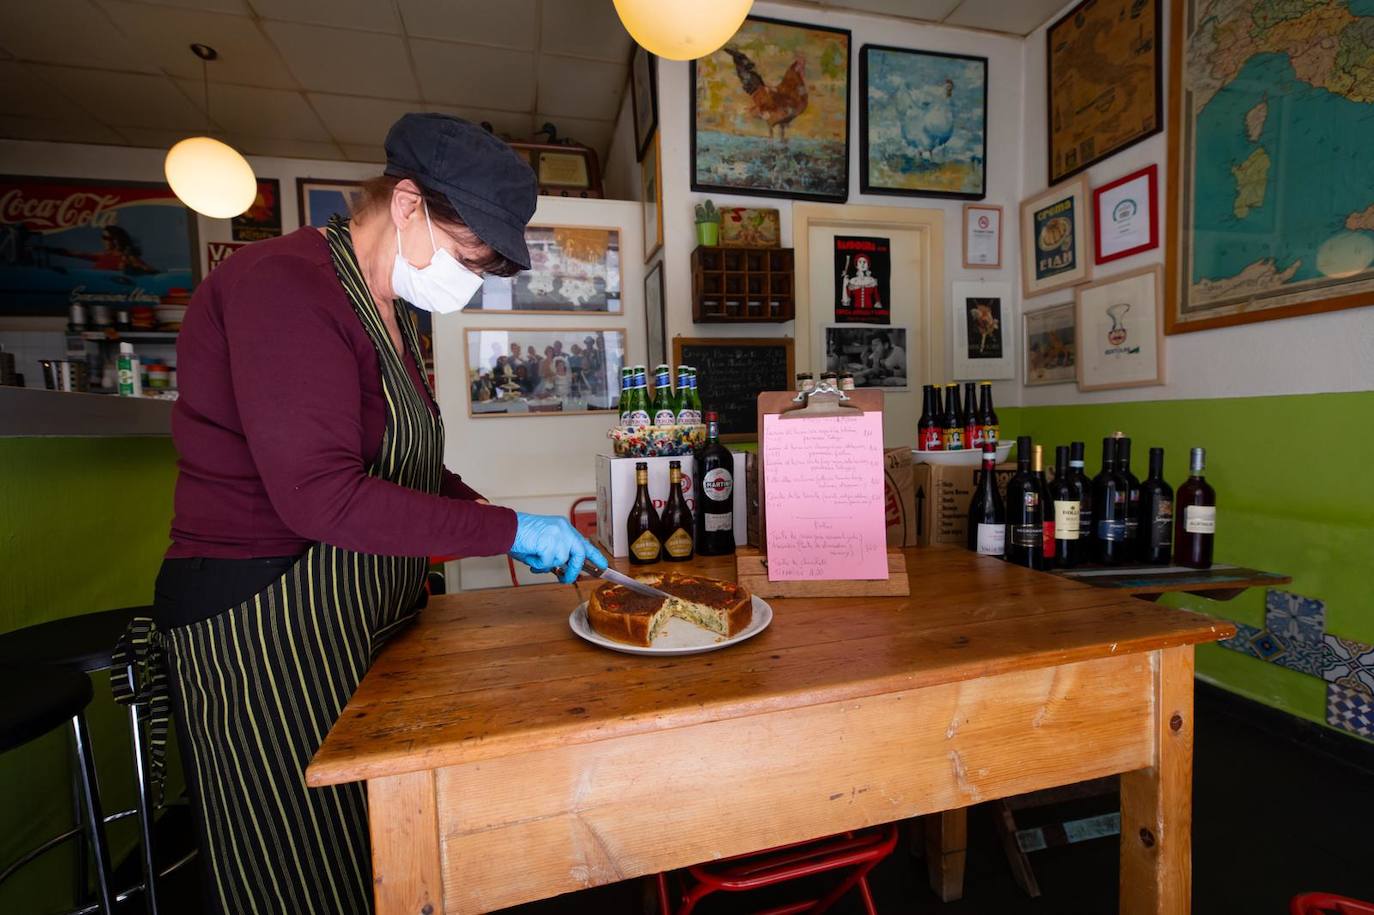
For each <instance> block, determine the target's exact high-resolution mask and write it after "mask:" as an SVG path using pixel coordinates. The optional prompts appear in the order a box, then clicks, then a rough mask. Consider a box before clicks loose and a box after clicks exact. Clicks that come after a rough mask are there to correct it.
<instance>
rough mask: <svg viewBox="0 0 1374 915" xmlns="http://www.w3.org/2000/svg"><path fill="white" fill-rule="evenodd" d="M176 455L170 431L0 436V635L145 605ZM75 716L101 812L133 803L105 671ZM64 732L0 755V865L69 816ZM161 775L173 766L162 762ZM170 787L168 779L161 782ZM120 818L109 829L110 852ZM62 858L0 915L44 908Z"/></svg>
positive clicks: (123, 828) (167, 516)
mask: <svg viewBox="0 0 1374 915" xmlns="http://www.w3.org/2000/svg"><path fill="white" fill-rule="evenodd" d="M175 462H176V452H175V451H174V450H173V448H172V442H171V439H170V438H124V439H100V438H89V439H88V438H0V632H8V631H10V630H12V629H18V628H20V627H22V626H27V625H29V624H31V623H36V622H41V621H43V620H49V619H56V618H59V617H63V616H71V615H76V614H81V613H89V612H91V611H93V610H100V609H106V608H110V607H126V606H132V605H135V604H147V603H150V602H151V601H152V594H153V579H154V577H155V576H156V575H157V569H158V565H159V563H160V562H161V559H162V553H163V551H164V550H165V549H166V547H167V528H168V523H169V521H170V520H171V517H172V484H173V481H174V480H175V478H176V463H175ZM92 679H93V681H94V684H95V699H94V700H93V701H92V703H91V706H90V708H89V709H88V712H87V715H88V720H89V724H90V728H91V743H92V746H93V747H94V749H95V753H96V760H97V766H98V768H99V773H100V777H101V790H102V792H103V793H104V795H105V797H104V801H105V810H106V813H109V812H112V811H114V810H122V809H126V808H128V807H130V806H132V804H133V796H134V793H133V769H132V766H131V765H130V763H129V759H130V755H129V736H128V734H129V732H128V725H127V723H126V722H127V720H128V719H127V716H126V714H125V710H124V708H123V707H122V706H116V705H115V704H114V701H113V700H112V699H111V697H110V687H109V677H108V676H106V675H105V674H103V673H99V674H95V675H94V676H93V678H92ZM69 735H70V729H60V730H58V731H54V732H52V733H50V734H48V735H46V736H44V737H42V738H40V739H39V740H37V741H35V742H33V743H30V744H28V745H26V746H23V747H20V748H18V749H16V750H12V751H10V752H8V753H5V754H3V755H0V792H2V794H0V797H2V798H3V800H0V866H3V865H4V864H7V863H9V862H11V861H13V860H14V859H15V858H16V857H18V856H19V855H20V854H22V853H23V852H24V851H27V850H28V849H30V848H32V847H34V846H35V845H37V844H39V843H40V842H42V841H43V840H45V839H47V838H49V837H51V836H52V835H54V834H56V833H58V832H61V831H63V830H64V829H66V828H68V826H69V825H70V824H71V823H72V822H73V820H72V817H73V806H72V802H71V798H72V792H71V784H72V782H71V764H70V760H71V740H70V737H69ZM171 768H172V771H174V772H175V771H179V769H177V767H176V764H175V760H172V761H171ZM169 787H170V788H172V789H173V790H174V791H177V790H179V787H178V786H177V785H170V786H169ZM136 836H137V826H136V823H135V821H134V818H132V817H130V818H127V819H125V820H121V821H120V822H118V823H116V824H113V825H112V826H111V827H110V839H111V844H112V846H113V850H114V852H115V855H116V858H117V859H118V858H119V857H121V856H122V855H123V854H126V853H127V852H128V851H129V850H130V849H131V848H133V846H134V845H135V843H136ZM72 862H73V859H72V858H71V857H70V856H69V853H68V852H66V851H64V852H52V853H50V854H48V855H46V856H45V858H43V859H40V861H39V862H35V863H34V864H32V865H30V866H29V867H27V868H25V869H24V870H22V871H20V872H19V873H18V874H17V875H16V876H15V877H14V878H13V879H11V880H10V881H9V882H8V883H6V884H5V885H4V886H3V887H0V912H45V911H56V910H59V909H60V908H63V907H64V906H66V905H68V904H69V903H70V901H71V898H72V892H71V888H72V871H73V863H72Z"/></svg>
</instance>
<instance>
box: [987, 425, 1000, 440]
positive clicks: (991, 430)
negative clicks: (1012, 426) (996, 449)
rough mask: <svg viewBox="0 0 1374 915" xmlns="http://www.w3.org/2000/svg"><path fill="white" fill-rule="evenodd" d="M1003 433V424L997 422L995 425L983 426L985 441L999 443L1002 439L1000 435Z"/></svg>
mask: <svg viewBox="0 0 1374 915" xmlns="http://www.w3.org/2000/svg"><path fill="white" fill-rule="evenodd" d="M1001 434H1002V427H1001V426H998V425H995V424H994V425H987V426H984V427H983V441H985V442H993V443H994V444H995V443H997V442H998V441H1001V439H1000V438H999V436H1000V435H1001Z"/></svg>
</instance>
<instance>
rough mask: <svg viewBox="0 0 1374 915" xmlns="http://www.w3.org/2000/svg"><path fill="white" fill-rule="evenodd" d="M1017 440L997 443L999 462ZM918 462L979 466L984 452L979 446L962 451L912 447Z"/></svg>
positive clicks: (1005, 457)
mask: <svg viewBox="0 0 1374 915" xmlns="http://www.w3.org/2000/svg"><path fill="white" fill-rule="evenodd" d="M1015 445H1016V442H998V443H997V463H999V464H1000V463H1002V462H1003V461H1005V460H1006V459H1007V455H1009V454H1011V449H1012V448H1013V447H1014V446H1015ZM911 453H912V454H913V455H915V456H916V463H918V464H952V465H955V466H959V467H977V466H978V465H979V464H981V463H983V452H982V449H979V448H965V449H963V450H962V451H918V450H916V449H915V448H912V449H911Z"/></svg>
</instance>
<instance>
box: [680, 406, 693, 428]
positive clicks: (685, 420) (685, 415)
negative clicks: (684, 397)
mask: <svg viewBox="0 0 1374 915" xmlns="http://www.w3.org/2000/svg"><path fill="white" fill-rule="evenodd" d="M677 424H678V425H679V426H691V425H695V424H696V420H695V419H693V418H692V411H691V410H689V409H687V408H685V407H684V408H683V409H681V410H678V411H677Z"/></svg>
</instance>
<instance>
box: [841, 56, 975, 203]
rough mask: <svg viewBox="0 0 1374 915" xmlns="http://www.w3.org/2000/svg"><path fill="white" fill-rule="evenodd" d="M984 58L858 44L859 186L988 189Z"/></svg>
mask: <svg viewBox="0 0 1374 915" xmlns="http://www.w3.org/2000/svg"><path fill="white" fill-rule="evenodd" d="M987 123H988V59H987V58H986V57H970V56H967V55H964V54H939V53H936V52H934V51H911V50H907V49H904V48H888V47H882V46H880V45H864V46H863V48H862V50H860V51H859V160H860V162H861V163H862V164H861V165H860V167H859V185H860V189H861V190H862V191H863V192H864V193H866V194H904V195H914V196H920V197H957V198H962V199H965V200H982V199H983V198H984V197H985V196H987Z"/></svg>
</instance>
